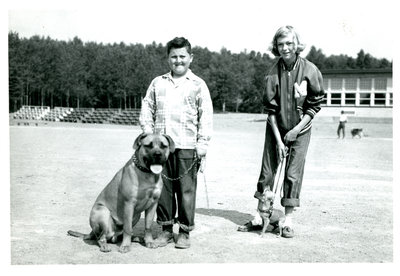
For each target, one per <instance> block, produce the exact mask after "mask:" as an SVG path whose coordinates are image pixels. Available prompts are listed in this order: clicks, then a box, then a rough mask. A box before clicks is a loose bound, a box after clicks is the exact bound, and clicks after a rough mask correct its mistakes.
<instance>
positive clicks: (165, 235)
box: [154, 231, 174, 247]
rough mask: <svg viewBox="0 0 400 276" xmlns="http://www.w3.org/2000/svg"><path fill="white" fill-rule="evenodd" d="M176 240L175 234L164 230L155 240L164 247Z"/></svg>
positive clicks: (159, 245)
mask: <svg viewBox="0 0 400 276" xmlns="http://www.w3.org/2000/svg"><path fill="white" fill-rule="evenodd" d="M173 241H174V234H173V233H172V232H170V231H162V232H161V234H160V235H159V236H158V237H157V238H156V239H155V240H154V243H155V244H156V245H157V246H158V247H164V246H166V245H167V244H169V243H171V242H173Z"/></svg>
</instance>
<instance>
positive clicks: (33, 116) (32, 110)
mask: <svg viewBox="0 0 400 276" xmlns="http://www.w3.org/2000/svg"><path fill="white" fill-rule="evenodd" d="M49 112H50V107H48V106H29V105H24V106H22V107H21V109H20V110H18V111H17V112H15V114H14V115H13V118H14V119H23V120H42V119H43V118H44V117H45V116H46V115H47V114H48V113H49Z"/></svg>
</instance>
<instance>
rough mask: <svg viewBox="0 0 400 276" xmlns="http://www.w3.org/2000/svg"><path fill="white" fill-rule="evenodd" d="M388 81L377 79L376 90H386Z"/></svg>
mask: <svg viewBox="0 0 400 276" xmlns="http://www.w3.org/2000/svg"><path fill="white" fill-rule="evenodd" d="M386 87H387V79H386V78H376V79H375V90H386Z"/></svg>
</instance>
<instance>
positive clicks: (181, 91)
mask: <svg viewBox="0 0 400 276" xmlns="http://www.w3.org/2000/svg"><path fill="white" fill-rule="evenodd" d="M212 116H213V107H212V102H211V97H210V92H209V90H208V87H207V85H206V83H205V82H204V81H203V80H202V79H201V78H199V77H198V76H196V75H195V74H193V73H192V71H191V70H189V71H188V72H187V74H186V76H185V77H184V79H182V80H179V81H178V82H174V80H173V78H172V75H171V73H167V74H164V75H162V76H159V77H156V78H155V79H154V80H153V81H152V82H151V84H150V86H149V88H148V89H147V92H146V96H145V98H144V99H143V101H142V109H141V112H140V118H139V121H140V126H141V128H142V130H143V131H144V132H146V133H159V134H167V135H169V136H171V138H172V139H173V140H174V142H175V146H176V148H180V149H194V148H196V147H197V148H203V149H207V146H208V141H209V140H210V139H211V134H212Z"/></svg>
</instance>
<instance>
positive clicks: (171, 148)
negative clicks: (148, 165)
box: [163, 134, 175, 153]
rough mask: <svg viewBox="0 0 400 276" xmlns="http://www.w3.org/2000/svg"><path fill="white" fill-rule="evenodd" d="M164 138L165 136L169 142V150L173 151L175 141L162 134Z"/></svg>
mask: <svg viewBox="0 0 400 276" xmlns="http://www.w3.org/2000/svg"><path fill="white" fill-rule="evenodd" d="M163 135H164V137H165V138H167V140H168V143H169V152H170V153H173V152H174V151H175V142H174V140H172V138H171V137H170V136H169V135H167V134H163Z"/></svg>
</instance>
